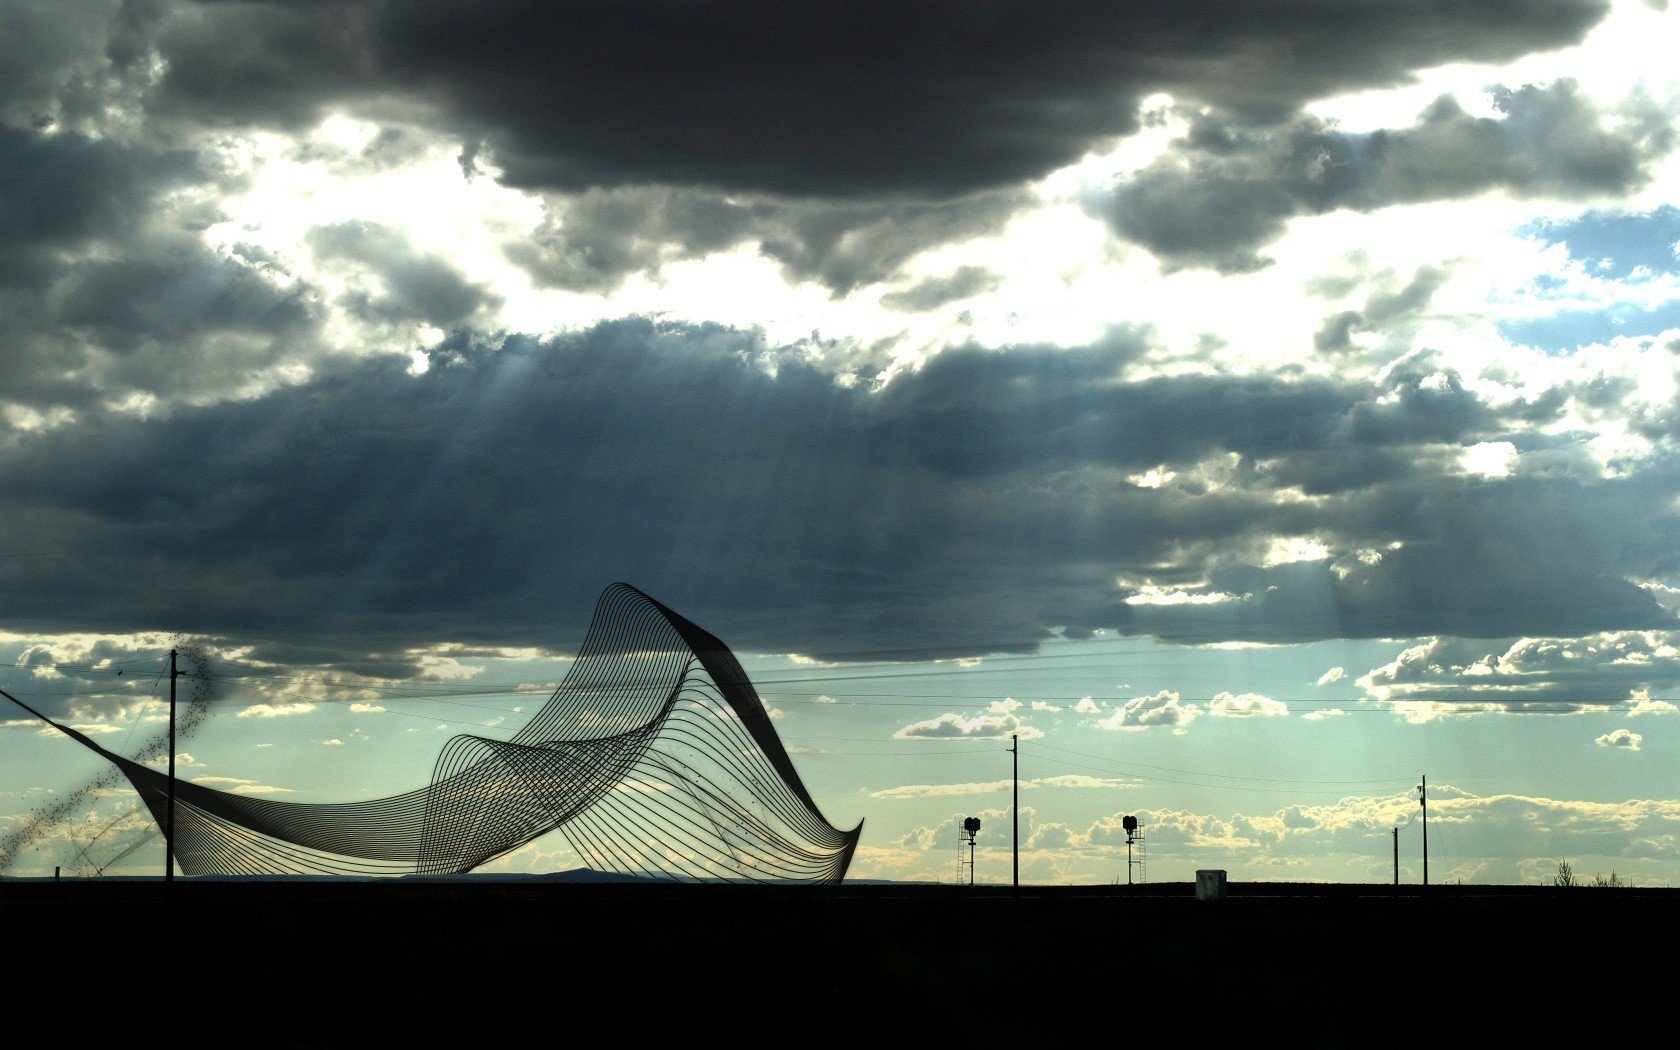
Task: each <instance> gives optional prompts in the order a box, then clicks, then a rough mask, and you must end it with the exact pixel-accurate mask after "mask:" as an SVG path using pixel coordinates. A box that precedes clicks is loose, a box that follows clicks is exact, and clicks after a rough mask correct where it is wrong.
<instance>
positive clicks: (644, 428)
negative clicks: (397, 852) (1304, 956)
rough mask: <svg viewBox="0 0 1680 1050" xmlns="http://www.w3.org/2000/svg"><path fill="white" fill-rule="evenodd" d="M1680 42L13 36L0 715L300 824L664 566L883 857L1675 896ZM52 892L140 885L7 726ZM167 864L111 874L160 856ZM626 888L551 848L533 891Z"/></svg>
mask: <svg viewBox="0 0 1680 1050" xmlns="http://www.w3.org/2000/svg"><path fill="white" fill-rule="evenodd" d="M1677 48H1680V12H1674V11H1670V10H1668V5H1667V4H1666V3H1663V2H1655V0H1613V2H1612V0H1467V2H1462V3H1454V4H1439V3H1435V2H1432V0H1431V2H1425V0H1380V2H1365V0H1357V2H1355V0H1287V2H1283V0H1246V2H1243V3H1226V2H1214V0H1209V2H1205V3H1164V2H1134V3H1115V2H1096V0H1053V2H1044V0H1039V2H1033V3H1026V2H1012V0H917V2H905V0H850V2H834V0H823V2H813V3H807V4H799V5H792V4H769V3H749V2H745V0H728V2H726V0H680V2H679V0H634V2H633V0H588V2H581V0H580V2H567V0H549V2H541V3H539V2H535V0H506V2H502V3H497V4H490V5H487V4H483V3H469V2H466V0H409V2H403V3H395V2H384V0H344V2H340V3H323V2H311V0H292V2H286V0H250V2H233V0H228V2H206V0H124V2H117V0H0V688H5V689H8V690H10V691H12V692H15V693H17V694H18V695H19V696H20V697H23V698H24V699H26V700H29V701H30V702H31V703H35V704H38V705H39V706H40V707H41V708H42V709H43V710H45V711H47V712H48V713H50V714H52V715H53V716H54V717H59V718H62V719H64V720H65V721H67V722H69V723H71V724H74V725H76V726H78V727H80V728H81V729H82V730H83V731H84V732H87V733H89V734H92V735H94V736H96V737H97V738H98V739H99V740H100V742H101V743H102V744H104V745H105V746H107V747H110V748H112V749H113V750H116V751H119V752H121V753H123V754H128V755H132V756H135V757H137V758H140V759H144V760H156V759H157V756H158V755H159V754H160V752H159V750H158V745H157V734H158V732H159V730H160V728H161V726H162V724H163V720H164V718H165V717H166V705H165V696H166V686H165V683H164V680H163V679H161V678H160V673H161V671H162V670H163V668H164V667H165V664H166V659H167V658H166V653H167V651H168V649H169V648H171V647H172V646H183V647H187V648H189V649H190V651H191V654H192V660H190V661H189V664H190V666H191V668H192V669H193V670H194V671H195V672H199V671H202V672H204V673H205V674H208V675H209V676H210V678H209V680H208V681H196V680H195V681H194V683H193V684H192V689H193V690H194V695H195V697H197V699H196V700H195V701H194V702H193V704H192V705H191V708H192V711H193V715H192V717H191V719H190V726H189V729H188V732H187V733H186V734H185V737H184V739H183V741H182V743H181V747H180V750H181V752H182V753H183V754H182V758H181V767H180V768H181V773H182V775H184V776H190V777H192V778H193V779H195V780H199V781H200V782H202V783H205V784H207V785H210V786H214V787H220V788H223V789H225V790H235V791H240V792H243V793H249V794H259V795H264V796H268V797H273V798H279V799H288V800H294V801H348V800H352V799H356V798H362V797H367V796H369V795H376V794H386V793H391V792H395V791H401V790H407V789H409V788H412V787H416V786H419V784H421V783H424V782H425V779H426V777H427V776H428V775H429V772H430V770H431V768H432V763H433V761H434V760H435V758H436V756H437V754H438V752H439V750H440V749H441V747H442V746H443V744H444V742H445V741H446V740H447V739H448V738H449V737H451V736H453V735H455V734H459V733H477V734H481V735H488V736H503V737H505V736H510V735H512V733H513V732H515V731H517V729H518V728H519V726H520V724H521V715H522V714H526V715H528V714H529V712H531V711H532V710H534V708H535V706H536V705H538V704H540V703H541V701H542V699H543V698H544V694H545V692H546V690H547V689H549V688H552V685H553V683H555V682H557V681H559V680H560V679H561V678H562V677H563V676H564V674H565V671H566V667H567V663H568V660H569V658H570V656H571V654H572V653H573V652H575V650H576V647H577V645H578V643H579V642H580V640H581V637H582V632H583V629H584V627H585V625H586V624H587V622H588V617H589V614H590V611H591V609H592V607H593V603H594V600H595V597H596V595H597V594H599V593H600V591H601V590H602V589H603V588H604V587H606V586H607V585H608V584H610V583H612V582H614V581H616V580H625V581H628V582H631V583H633V584H635V585H636V586H638V587H640V588H642V589H643V590H645V591H647V592H648V593H649V594H652V595H653V596H655V597H656V598H658V599H659V600H661V601H662V602H664V603H666V604H667V605H669V606H671V607H672V608H674V609H676V610H678V611H679V612H681V613H682V614H683V615H685V616H687V617H689V618H690V619H692V620H694V621H696V622H697V623H700V624H702V625H704V626H705V627H706V628H707V629H708V630H710V631H711V632H713V633H714V634H716V635H718V636H719V637H720V638H722V639H723V640H724V641H725V642H727V643H728V644H729V645H730V646H731V647H732V648H733V649H734V650H735V651H736V653H737V654H738V655H739V656H740V657H741V658H742V661H743V663H744V664H745V665H746V667H747V668H748V670H749V671H750V672H751V674H752V675H753V677H754V679H755V681H756V682H757V683H758V686H759V689H760V692H761V694H762V695H763V697H764V699H765V700H766V702H767V703H768V704H769V705H770V706H771V708H772V713H773V716H774V718H775V724H776V728H777V729H778V730H779V731H780V733H781V734H782V736H783V738H784V740H785V741H786V743H787V744H788V746H789V749H790V751H791V752H792V753H793V757H794V760H795V762H796V764H797V765H798V767H799V769H800V771H801V773H802V775H803V776H804V778H805V779H806V781H807V783H808V785H809V786H810V788H811V791H812V794H813V796H814V797H815V798H816V799H817V801H818V803H819V805H820V806H821V807H822V809H823V811H824V813H825V815H826V816H827V817H828V818H829V819H830V821H831V822H832V823H834V824H835V825H837V826H841V827H847V828H849V827H852V826H854V825H855V824H856V823H857V822H858V821H860V820H861V821H864V832H863V838H862V841H861V844H860V846H859V849H858V852H857V855H856V858H855V862H854V865H853V868H852V874H853V876H855V877H863V878H884V879H941V880H947V881H948V880H951V879H954V878H956V877H958V867H957V865H958V858H959V849H958V825H959V823H960V821H961V819H962V818H963V817H965V816H970V815H973V816H979V817H980V818H981V820H982V830H981V832H980V838H979V850H978V859H977V864H976V874H977V876H978V878H979V879H980V880H982V881H994V882H995V881H1001V880H1006V879H1007V878H1008V877H1009V864H1010V841H1009V818H1010V811H1009V805H1010V791H1009V778H1010V775H1011V764H1010V755H1009V754H1008V753H1007V749H1008V747H1009V740H1010V737H1011V736H1017V737H1019V739H1020V778H1021V792H1020V805H1021V809H1020V818H1021V834H1020V844H1021V871H1022V877H1023V879H1024V880H1025V881H1031V882H1079V883H1111V882H1114V881H1125V879H1126V877H1127V868H1126V859H1125V858H1126V849H1125V836H1124V833H1123V832H1122V831H1121V830H1120V826H1121V819H1122V817H1123V816H1125V815H1126V814H1135V815H1137V816H1138V817H1139V819H1140V821H1141V822H1142V824H1143V826H1144V832H1145V842H1146V844H1147V870H1146V871H1143V872H1139V873H1136V874H1137V875H1139V876H1142V877H1147V878H1148V879H1150V880H1153V881H1161V880H1183V879H1188V878H1190V877H1191V875H1192V873H1193V872H1194V871H1195V870H1196V869H1199V868H1208V867H1218V868H1224V869H1227V870H1228V871H1229V872H1230V873H1231V878H1232V879H1234V880H1255V879H1326V880H1349V881H1384V880H1387V879H1389V878H1390V877H1391V863H1392V859H1391V857H1392V854H1391V845H1392V842H1393V839H1392V838H1391V831H1390V829H1391V828H1393V827H1401V829H1402V830H1400V832H1399V844H1400V853H1401V862H1400V866H1401V875H1402V877H1403V878H1405V879H1407V880H1416V879H1418V878H1419V877H1421V865H1422V827H1421V820H1420V816H1421V813H1420V810H1421V807H1420V806H1419V805H1418V792H1417V790H1416V788H1417V785H1418V783H1419V779H1420V778H1421V777H1422V776H1425V775H1427V776H1428V778H1429V795H1430V804H1429V807H1428V809H1429V825H1430V827H1429V843H1430V876H1431V879H1432V880H1433V881H1452V880H1463V881H1465V882H1471V883H1475V882H1537V881H1545V880H1546V879H1548V878H1549V877H1550V876H1551V875H1552V874H1553V873H1554V872H1555V871H1556V868H1557V864H1558V862H1559V861H1560V860H1563V859H1569V860H1570V861H1571V862H1572V864H1573V866H1574V867H1575V869H1576V871H1577V872H1580V873H1586V874H1590V873H1594V872H1597V873H1603V874H1608V873H1610V872H1612V871H1614V872H1616V873H1617V874H1618V875H1619V876H1620V877H1622V878H1626V879H1631V880H1632V881H1633V882H1635V883H1639V884H1675V883H1677V882H1680V732H1677V728H1680V717H1677V715H1680V706H1677V705H1680V619H1677V616H1680V378H1677V366H1680V256H1677V247H1680V206H1677V205H1680V140H1677V136H1676V116H1677V114H1680V72H1676V69H1675V67H1674V63H1673V62H1672V56H1673V55H1674V54H1675V52H1676V50H1677ZM0 758H3V760H0V866H3V867H4V873H6V874H12V875H29V874H42V873H50V871H51V869H52V868H53V867H54V866H55V865H57V866H61V867H63V868H64V870H65V871H67V872H72V873H76V874H92V873H94V872H95V871H103V872H104V873H105V874H119V873H146V872H152V871H156V870H157V869H158V868H159V867H160V865H161V861H162V847H161V843H160V842H159V841H158V840H157V838H156V836H155V835H153V834H149V826H148V823H147V822H146V821H145V820H144V819H143V818H142V817H141V816H139V815H138V814H136V813H135V805H136V800H135V797H134V796H133V794H132V793H131V792H128V791H127V790H126V788H125V787H122V786H121V785H112V784H110V783H106V782H103V781H100V780H99V775H100V773H101V772H102V770H101V769H100V766H99V763H98V762H97V760H95V759H93V758H92V757H91V756H87V755H85V754H83V753H81V752H80V749H78V748H76V747H75V745H74V744H73V743H71V742H69V741H67V740H65V739H63V738H61V737H57V736H55V735H52V734H50V733H47V732H43V731H42V730H41V729H40V727H39V725H38V724H37V723H34V722H32V721H31V720H29V719H28V718H27V717H26V716H24V715H23V713H22V712H21V711H16V710H15V709H14V710H13V711H11V712H5V711H0ZM131 846H132V851H130V852H126V855H121V856H119V854H124V853H125V851H127V850H129V849H130V847H131ZM580 864H581V861H580V860H579V859H578V857H577V856H576V855H575V854H574V853H573V852H572V851H571V850H570V848H569V847H568V845H567V844H566V842H565V840H564V835H563V833H561V834H556V835H550V836H548V837H545V838H543V839H540V840H538V841H537V842H535V843H532V844H531V845H529V846H527V847H524V848H522V849H520V850H518V851H516V852H514V853H512V854H509V855H507V856H504V857H502V858H500V859H498V860H497V861H495V862H494V863H493V864H492V865H490V868H491V870H498V871H549V870H559V869H565V868H572V867H577V866H579V865H580Z"/></svg>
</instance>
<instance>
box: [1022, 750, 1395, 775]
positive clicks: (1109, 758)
mask: <svg viewBox="0 0 1680 1050" xmlns="http://www.w3.org/2000/svg"><path fill="white" fill-rule="evenodd" d="M1034 746H1036V747H1042V748H1048V749H1049V750H1051V751H1060V752H1062V753H1063V754H1068V755H1079V756H1081V757H1082V758H1095V759H1098V760H1100V761H1104V762H1112V761H1116V760H1115V759H1114V758H1113V756H1111V755H1097V754H1092V753H1091V752H1089V751H1075V750H1073V749H1071V748H1066V747H1056V746H1054V745H1052V744H1046V743H1043V742H1042V741H1040V742H1037V743H1036V744H1035V745H1034ZM1119 761H1120V762H1121V763H1122V764H1123V765H1129V766H1138V767H1140V768H1142V769H1154V770H1160V771H1161V772H1164V773H1183V774H1185V775H1186V776H1194V777H1218V778H1219V779H1221V780H1253V781H1258V782H1260V783H1262V784H1323V785H1337V784H1340V785H1358V784H1398V783H1400V782H1402V781H1410V780H1411V778H1410V777H1373V778H1367V779H1364V780H1291V779H1288V778H1281V777H1250V776H1242V775H1240V774H1236V773H1208V772H1204V771H1202V770H1199V769H1175V768H1173V767H1172V766H1152V765H1150V764H1149V763H1147V762H1133V761H1131V760H1129V759H1121V760H1119Z"/></svg>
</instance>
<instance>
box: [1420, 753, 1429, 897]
mask: <svg viewBox="0 0 1680 1050" xmlns="http://www.w3.org/2000/svg"><path fill="white" fill-rule="evenodd" d="M1418 805H1420V806H1422V807H1423V884H1424V885H1425V886H1427V885H1429V778H1428V777H1427V776H1426V777H1424V778H1423V779H1422V780H1421V781H1419V782H1418Z"/></svg>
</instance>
